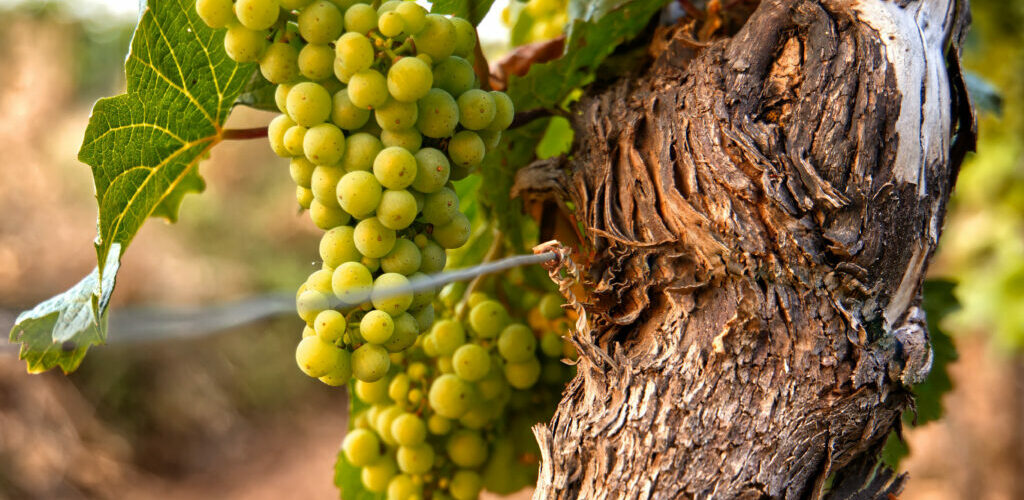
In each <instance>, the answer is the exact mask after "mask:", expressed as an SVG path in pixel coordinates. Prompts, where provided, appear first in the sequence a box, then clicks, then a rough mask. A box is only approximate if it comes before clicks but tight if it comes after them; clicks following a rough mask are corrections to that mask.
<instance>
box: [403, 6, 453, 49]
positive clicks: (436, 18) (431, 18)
mask: <svg viewBox="0 0 1024 500" xmlns="http://www.w3.org/2000/svg"><path fill="white" fill-rule="evenodd" d="M413 43H415V44H416V50H418V51H420V52H422V53H425V54H427V55H429V56H430V57H432V58H433V59H434V60H435V61H438V60H441V59H444V58H445V57H448V56H450V55H452V52H453V51H454V50H455V44H456V34H455V26H454V25H453V24H452V22H451V21H450V20H448V18H446V17H444V16H442V15H438V14H427V15H426V19H425V20H424V24H423V29H422V30H420V32H419V33H417V34H416V35H415V36H413Z"/></svg>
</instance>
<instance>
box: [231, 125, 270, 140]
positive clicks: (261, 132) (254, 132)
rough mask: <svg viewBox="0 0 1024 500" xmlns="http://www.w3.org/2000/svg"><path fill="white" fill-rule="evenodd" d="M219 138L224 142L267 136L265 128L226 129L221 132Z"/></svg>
mask: <svg viewBox="0 0 1024 500" xmlns="http://www.w3.org/2000/svg"><path fill="white" fill-rule="evenodd" d="M220 136H221V137H222V138H223V139H224V140H226V141H240V140H245V139H259V138H261V137H266V136H267V127H254V128H228V129H224V131H223V132H221V134H220Z"/></svg>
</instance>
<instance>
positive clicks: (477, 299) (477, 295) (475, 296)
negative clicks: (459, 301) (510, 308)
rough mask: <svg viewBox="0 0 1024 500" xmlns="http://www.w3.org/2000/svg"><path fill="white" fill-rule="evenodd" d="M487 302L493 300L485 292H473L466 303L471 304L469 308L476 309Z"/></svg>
mask: <svg viewBox="0 0 1024 500" xmlns="http://www.w3.org/2000/svg"><path fill="white" fill-rule="evenodd" d="M487 300H491V298H490V297H488V296H487V294H486V293H484V292H473V293H471V294H469V299H467V301H466V302H467V303H469V307H476V306H477V305H479V304H481V303H483V302H484V301H487Z"/></svg>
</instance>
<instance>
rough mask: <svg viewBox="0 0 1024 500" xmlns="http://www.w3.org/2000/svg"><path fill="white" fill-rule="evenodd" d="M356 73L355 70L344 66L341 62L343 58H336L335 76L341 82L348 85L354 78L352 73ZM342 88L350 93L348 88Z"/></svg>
mask: <svg viewBox="0 0 1024 500" xmlns="http://www.w3.org/2000/svg"><path fill="white" fill-rule="evenodd" d="M354 74H355V73H354V72H352V71H349V70H348V69H346V68H345V66H343V65H342V64H341V60H340V59H338V58H335V59H334V78H335V79H336V80H337V81H339V82H341V83H343V84H346V85H348V82H349V81H351V80H352V75H354ZM341 90H342V91H343V92H345V93H346V94H347V93H348V89H341Z"/></svg>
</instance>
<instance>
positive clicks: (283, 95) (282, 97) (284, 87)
mask: <svg viewBox="0 0 1024 500" xmlns="http://www.w3.org/2000/svg"><path fill="white" fill-rule="evenodd" d="M294 86H295V85H293V84H290V83H282V84H280V85H278V86H277V88H276V89H275V90H274V104H276V105H277V110H278V111H280V112H282V113H287V112H288V92H291V91H292V87H294Z"/></svg>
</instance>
